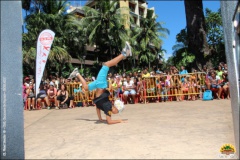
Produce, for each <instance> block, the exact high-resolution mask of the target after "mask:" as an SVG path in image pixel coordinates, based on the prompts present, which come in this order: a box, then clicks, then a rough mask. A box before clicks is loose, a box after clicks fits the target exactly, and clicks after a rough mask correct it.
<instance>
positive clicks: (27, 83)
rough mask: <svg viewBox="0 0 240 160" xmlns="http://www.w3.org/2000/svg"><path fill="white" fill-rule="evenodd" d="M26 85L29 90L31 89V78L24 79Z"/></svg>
mask: <svg viewBox="0 0 240 160" xmlns="http://www.w3.org/2000/svg"><path fill="white" fill-rule="evenodd" d="M24 82H25V83H24V85H25V86H26V87H27V88H28V87H29V83H30V78H29V77H25V78H24Z"/></svg>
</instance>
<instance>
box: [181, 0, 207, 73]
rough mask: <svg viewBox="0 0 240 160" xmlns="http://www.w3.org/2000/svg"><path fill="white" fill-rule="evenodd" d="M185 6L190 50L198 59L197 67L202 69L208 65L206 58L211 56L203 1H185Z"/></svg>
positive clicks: (196, 59)
mask: <svg viewBox="0 0 240 160" xmlns="http://www.w3.org/2000/svg"><path fill="white" fill-rule="evenodd" d="M184 5H185V12H186V23H187V34H188V42H189V44H188V49H189V52H190V53H193V54H194V55H195V57H196V58H195V64H194V65H195V67H198V68H202V65H204V64H205V63H206V61H205V60H204V57H205V55H208V54H209V47H208V43H207V33H206V24H205V18H204V14H203V4H202V0H194V1H193V0H184Z"/></svg>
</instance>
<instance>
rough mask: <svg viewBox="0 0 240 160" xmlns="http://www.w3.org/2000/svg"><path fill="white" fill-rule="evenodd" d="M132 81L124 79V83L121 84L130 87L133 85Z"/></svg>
mask: <svg viewBox="0 0 240 160" xmlns="http://www.w3.org/2000/svg"><path fill="white" fill-rule="evenodd" d="M133 84H134V83H133V81H129V83H127V81H125V82H124V83H123V85H124V86H125V87H126V88H131V87H133Z"/></svg>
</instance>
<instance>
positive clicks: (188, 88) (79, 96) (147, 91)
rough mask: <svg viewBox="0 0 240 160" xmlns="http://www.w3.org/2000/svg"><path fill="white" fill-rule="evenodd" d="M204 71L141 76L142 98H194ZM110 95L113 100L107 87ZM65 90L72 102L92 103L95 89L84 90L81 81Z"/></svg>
mask: <svg viewBox="0 0 240 160" xmlns="http://www.w3.org/2000/svg"><path fill="white" fill-rule="evenodd" d="M205 77H206V74H205V73H204V72H196V73H189V74H175V75H160V76H154V77H145V78H143V80H142V81H143V86H144V89H143V100H144V102H145V103H146V101H147V99H148V98H156V99H158V100H166V101H173V100H183V99H185V98H190V97H191V98H194V97H195V98H196V96H200V97H201V95H202V93H203V92H204V91H205V88H206V87H205V79H206V78H205ZM107 89H108V90H109V92H110V93H111V95H110V96H109V99H110V101H114V92H113V89H111V88H107ZM67 90H68V92H69V94H70V95H72V96H74V102H75V103H78V102H82V103H83V105H84V106H85V105H87V104H89V103H92V104H93V99H94V98H95V94H96V90H93V91H84V90H82V87H81V83H69V84H67Z"/></svg>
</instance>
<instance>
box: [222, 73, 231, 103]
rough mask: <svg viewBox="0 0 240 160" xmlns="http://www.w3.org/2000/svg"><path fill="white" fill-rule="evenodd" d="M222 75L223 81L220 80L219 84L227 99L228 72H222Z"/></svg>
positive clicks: (228, 94) (228, 95)
mask: <svg viewBox="0 0 240 160" xmlns="http://www.w3.org/2000/svg"><path fill="white" fill-rule="evenodd" d="M222 77H223V81H222V83H221V84H220V85H221V86H222V89H223V93H224V94H225V95H227V99H229V98H230V92H229V82H228V74H227V73H223V74H222Z"/></svg>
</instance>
